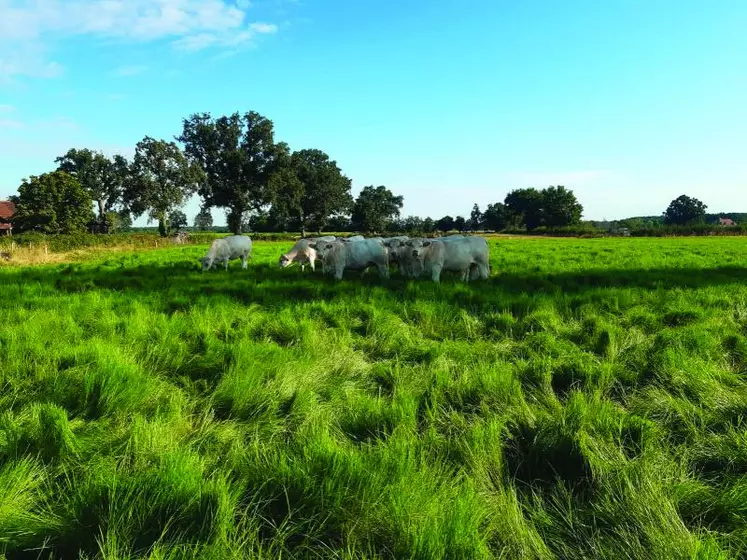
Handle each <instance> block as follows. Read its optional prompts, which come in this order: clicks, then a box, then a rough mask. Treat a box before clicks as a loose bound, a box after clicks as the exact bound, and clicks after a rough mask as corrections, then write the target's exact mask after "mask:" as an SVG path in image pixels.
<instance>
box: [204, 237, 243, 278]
mask: <svg viewBox="0 0 747 560" xmlns="http://www.w3.org/2000/svg"><path fill="white" fill-rule="evenodd" d="M251 256H252V240H251V239H250V238H249V237H247V236H246V235H229V236H228V237H223V238H221V239H216V240H215V241H213V243H212V244H211V245H210V249H208V252H207V255H205V256H204V257H202V258H201V259H200V262H201V263H202V270H203V271H205V270H210V269H211V268H212V266H213V263H216V262H222V263H223V264H224V266H225V268H226V270H228V261H230V260H233V259H241V268H242V269H245V268H246V266H247V262H246V261H247V259H249V258H251Z"/></svg>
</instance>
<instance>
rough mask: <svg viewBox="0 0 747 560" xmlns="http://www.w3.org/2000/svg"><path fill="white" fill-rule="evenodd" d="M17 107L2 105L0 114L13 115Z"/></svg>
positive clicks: (0, 105) (0, 104)
mask: <svg viewBox="0 0 747 560" xmlns="http://www.w3.org/2000/svg"><path fill="white" fill-rule="evenodd" d="M15 109H16V108H15V107H13V105H5V104H2V103H0V113H12V112H13V111H15Z"/></svg>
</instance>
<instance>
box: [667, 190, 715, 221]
mask: <svg viewBox="0 0 747 560" xmlns="http://www.w3.org/2000/svg"><path fill="white" fill-rule="evenodd" d="M706 208H708V207H707V206H706V205H705V204H703V203H702V202H701V201H700V200H698V199H697V198H691V197H689V196H687V195H684V194H683V195H681V196H678V197H677V198H675V199H674V200H673V201H672V202H671V203H670V204H669V207H668V208H667V210H666V212H664V223H665V224H666V225H678V226H682V225H691V224H697V223H700V222H702V221H703V218H704V217H705V213H706Z"/></svg>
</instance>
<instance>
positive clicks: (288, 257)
mask: <svg viewBox="0 0 747 560" xmlns="http://www.w3.org/2000/svg"><path fill="white" fill-rule="evenodd" d="M335 239H336V238H335V237H332V236H326V237H317V238H311V239H299V240H298V241H296V243H295V245H293V247H292V248H291V250H290V251H288V252H287V253H285V254H283V255H280V261H279V262H278V266H280V268H285V267H287V266H290V265H291V264H293V263H294V262H297V263H298V264H300V265H301V272H303V271H304V270H306V265H307V264H308V265H309V266H310V267H311V270H312V272H313V271H314V270H316V267H315V261H316V260H317V259H319V258H320V256H319V255H318V254H317V252H316V243H317V242H330V241H334V240H335Z"/></svg>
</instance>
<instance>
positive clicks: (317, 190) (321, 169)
mask: <svg viewBox="0 0 747 560" xmlns="http://www.w3.org/2000/svg"><path fill="white" fill-rule="evenodd" d="M287 165H288V168H287V169H286V170H285V171H284V172H283V174H282V175H281V176H280V177H279V179H278V180H279V182H280V183H282V184H283V187H282V188H281V189H279V190H278V192H279V193H280V194H281V195H282V196H283V197H285V200H284V201H278V202H279V203H280V204H281V205H282V207H283V208H285V209H286V213H287V215H288V216H289V217H294V218H297V220H298V222H299V223H300V226H301V229H302V231H305V230H306V229H307V228H311V227H314V228H316V229H317V231H321V230H322V229H323V228H325V227H326V226H327V224H328V221H329V219H330V217H332V216H340V215H347V214H348V213H349V212H350V210H351V208H352V206H353V196H352V195H351V194H350V179H349V178H348V177H346V176H345V175H343V173H342V171H341V170H340V168H339V167H338V166H337V162H336V161H334V160H331V159H329V156H328V155H327V154H325V153H324V152H322V151H321V150H299V151H297V152H294V153H293V154H292V156H291V158H290V161H289V162H288V164H287ZM289 170H290V171H291V172H290V173H289ZM276 200H277V199H276Z"/></svg>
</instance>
